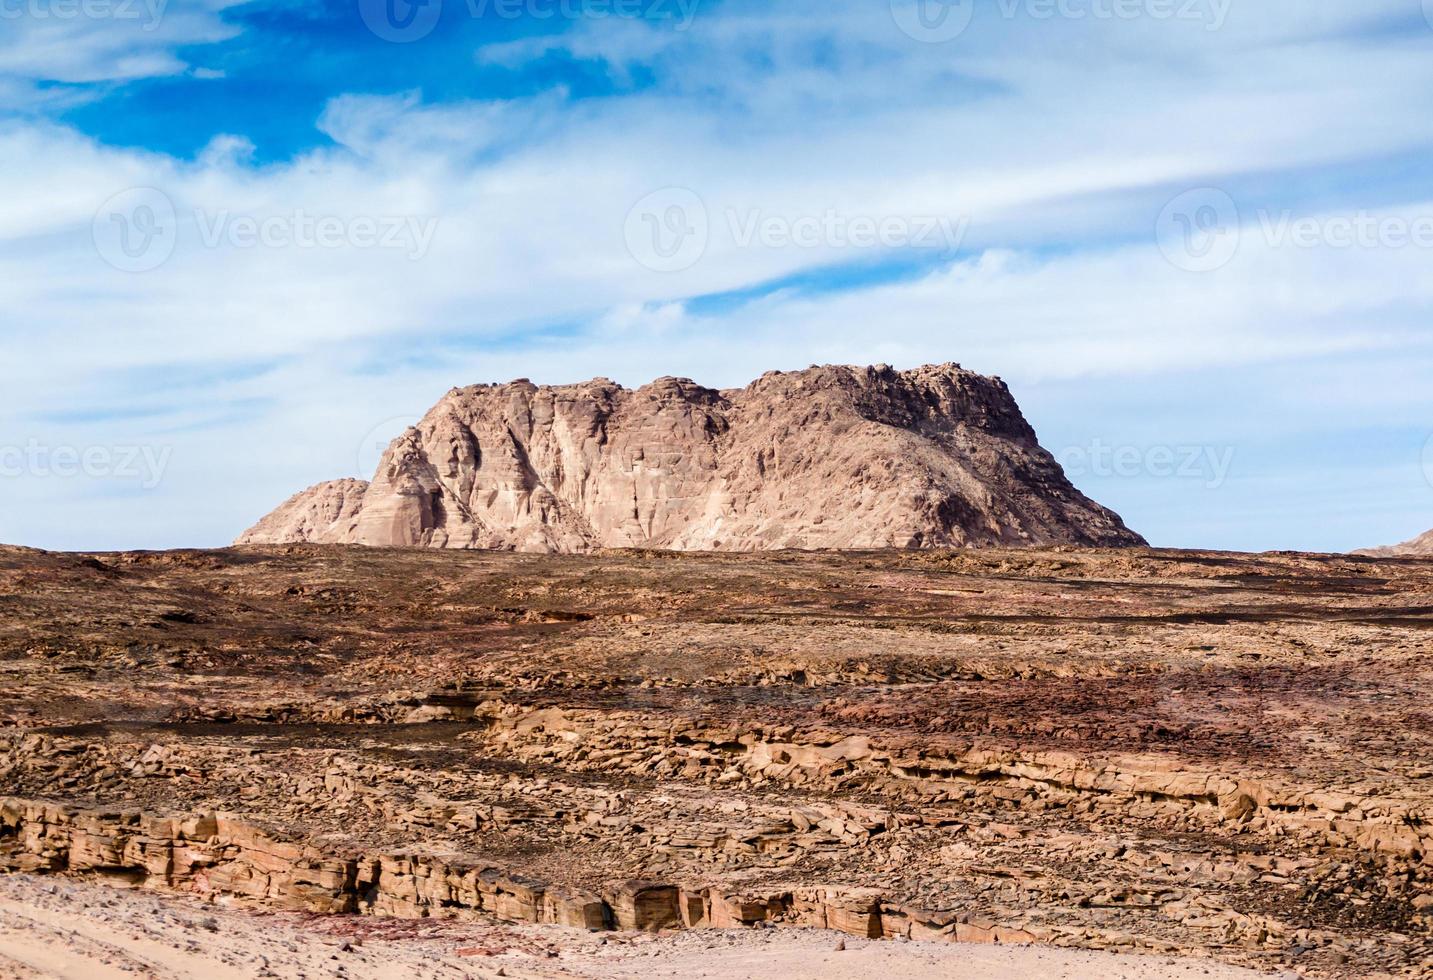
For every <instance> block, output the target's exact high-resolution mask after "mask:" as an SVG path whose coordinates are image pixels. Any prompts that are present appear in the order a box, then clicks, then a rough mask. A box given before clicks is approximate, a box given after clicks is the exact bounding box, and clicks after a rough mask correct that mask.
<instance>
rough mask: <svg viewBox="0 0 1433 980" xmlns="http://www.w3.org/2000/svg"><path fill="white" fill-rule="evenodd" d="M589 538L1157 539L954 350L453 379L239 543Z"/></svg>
mask: <svg viewBox="0 0 1433 980" xmlns="http://www.w3.org/2000/svg"><path fill="white" fill-rule="evenodd" d="M290 542H317V543H347V544H366V545H375V546H387V547H411V546H418V547H431V548H491V549H501V550H517V551H536V552H582V551H588V550H591V549H593V548H599V547H643V548H661V549H672V550H701V551H758V550H769V549H779V548H887V547H898V548H906V547H919V548H930V547H950V546H971V545H996V544H1000V545H1022V546H1024V545H1031V546H1034V545H1050V544H1078V545H1095V546H1124V545H1139V544H1143V543H1144V542H1143V540H1142V539H1141V538H1140V537H1139V536H1138V535H1137V534H1135V533H1134V532H1132V531H1130V530H1129V529H1128V528H1126V527H1125V526H1124V524H1123V523H1122V522H1121V521H1120V519H1119V517H1118V515H1116V514H1114V513H1112V512H1111V511H1108V510H1106V509H1105V508H1103V507H1101V506H1099V505H1098V504H1096V503H1094V502H1093V501H1091V500H1089V499H1088V498H1086V497H1085V496H1084V495H1082V494H1081V493H1080V492H1079V491H1078V490H1076V489H1075V488H1074V487H1073V486H1072V485H1071V484H1070V482H1069V481H1068V480H1067V479H1066V478H1065V475H1064V473H1063V472H1062V471H1061V469H1060V467H1059V465H1058V464H1057V463H1056V462H1055V460H1054V458H1053V457H1052V456H1051V455H1050V454H1049V453H1047V452H1046V451H1045V450H1044V449H1042V448H1041V447H1040V445H1039V443H1038V442H1037V441H1036V437H1035V432H1034V430H1033V429H1031V427H1030V425H1029V423H1027V422H1026V421H1025V418H1024V416H1023V415H1021V413H1020V409H1019V407H1018V406H1017V405H1016V404H1015V400H1014V399H1013V398H1012V397H1011V395H1010V391H1009V389H1008V388H1007V387H1006V386H1005V384H1004V382H1002V381H1001V380H1000V379H999V378H987V377H983V376H981V375H978V374H974V373H972V372H969V371H965V370H962V369H961V368H960V366H959V365H955V364H946V365H940V366H930V367H923V368H918V369H916V370H912V371H896V370H894V369H892V368H890V367H886V366H884V365H882V366H878V367H871V368H856V367H830V366H828V367H813V368H811V369H809V370H806V371H798V372H792V373H782V372H770V373H768V374H766V375H763V376H762V377H761V378H760V379H758V380H757V381H755V382H753V383H752V384H751V385H749V386H747V387H746V388H744V389H740V390H729V391H716V390H714V389H710V388H703V387H701V386H700V385H697V384H696V383H694V382H692V381H688V380H685V379H680V378H662V379H659V380H657V381H655V382H653V383H651V384H649V385H645V386H643V387H642V388H639V389H637V390H635V391H632V390H629V389H626V388H623V387H622V386H621V385H618V384H615V383H614V382H611V381H608V380H606V379H602V378H598V379H595V380H593V381H589V382H587V383H585V384H577V385H563V386H558V387H538V386H537V385H534V384H532V383H531V382H528V381H525V380H523V381H515V382H512V383H511V384H505V385H477V386H473V387H469V388H455V389H453V390H452V391H450V392H448V394H447V395H446V396H445V397H444V398H443V399H442V400H441V401H440V402H439V403H438V404H437V405H436V406H434V408H433V409H432V410H431V411H430V412H429V413H428V414H427V415H426V416H425V417H424V418H423V419H422V421H420V422H419V424H418V425H417V426H415V427H413V428H411V429H409V430H408V431H407V432H406V433H404V434H403V435H402V436H400V437H399V438H398V439H396V440H394V442H393V443H392V444H391V445H390V446H389V447H388V450H387V452H386V453H385V454H384V456H383V459H382V460H381V462H380V463H379V467H378V472H377V474H376V475H375V476H374V478H373V481H372V483H371V484H368V485H367V486H365V485H364V484H362V483H361V482H360V481H354V480H344V481H338V482H334V483H324V484H320V485H318V486H316V487H313V488H311V489H309V490H307V491H304V492H303V493H301V494H298V495H297V496H295V497H293V498H291V499H290V500H288V501H287V502H285V503H284V504H283V505H282V506H281V507H279V508H278V510H276V511H274V512H273V513H272V514H270V515H268V516H267V517H265V518H264V519H263V520H262V521H260V522H259V523H258V524H256V525H255V526H254V527H252V528H250V529H249V530H248V531H246V532H245V533H244V534H243V535H242V536H240V538H239V539H238V542H237V543H239V544H276V543H290Z"/></svg>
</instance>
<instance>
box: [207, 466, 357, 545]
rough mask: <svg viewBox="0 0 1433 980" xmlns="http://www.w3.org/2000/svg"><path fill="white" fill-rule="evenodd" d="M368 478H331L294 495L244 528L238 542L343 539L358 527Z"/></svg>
mask: <svg viewBox="0 0 1433 980" xmlns="http://www.w3.org/2000/svg"><path fill="white" fill-rule="evenodd" d="M367 490H368V481H366V480H353V479H346V480H329V481H328V482H326V483H320V484H317V485H316V486H312V487H309V488H308V489H307V490H302V491H300V492H299V493H296V494H294V495H293V496H292V497H290V498H289V499H288V500H285V501H284V502H283V503H282V504H280V505H279V506H278V507H277V508H276V509H275V510H274V511H273V512H271V513H270V514H269V515H268V516H267V517H265V518H264V519H263V520H261V521H260V522H259V523H257V524H255V525H254V526H253V527H251V528H249V529H248V530H247V531H245V532H244V533H243V534H242V535H241V536H240V537H239V540H238V541H237V542H235V543H236V544H256V543H259V542H265V541H305V542H316V543H317V542H325V541H327V542H335V541H344V540H346V539H347V538H348V536H350V535H352V534H353V532H354V529H355V528H357V526H358V512H359V509H360V508H362V506H363V496H364V494H365V493H366V492H367Z"/></svg>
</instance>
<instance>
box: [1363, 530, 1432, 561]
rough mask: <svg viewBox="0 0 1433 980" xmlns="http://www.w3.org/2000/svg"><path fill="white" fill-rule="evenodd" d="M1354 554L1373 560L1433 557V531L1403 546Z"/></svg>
mask: <svg viewBox="0 0 1433 980" xmlns="http://www.w3.org/2000/svg"><path fill="white" fill-rule="evenodd" d="M1354 554H1356V555H1368V556H1370V557H1372V558H1424V557H1427V556H1429V555H1433V531H1429V532H1428V533H1427V534H1420V535H1419V536H1418V537H1416V538H1414V539H1413V540H1412V541H1405V542H1403V543H1402V544H1395V545H1389V546H1388V547H1384V548H1365V549H1363V550H1362V551H1355V552H1354Z"/></svg>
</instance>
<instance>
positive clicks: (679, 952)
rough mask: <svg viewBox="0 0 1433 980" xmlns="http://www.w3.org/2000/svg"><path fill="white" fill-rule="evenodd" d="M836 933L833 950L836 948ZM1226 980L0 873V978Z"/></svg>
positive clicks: (1065, 960) (1190, 970)
mask: <svg viewBox="0 0 1433 980" xmlns="http://www.w3.org/2000/svg"><path fill="white" fill-rule="evenodd" d="M842 944H844V946H845V948H844V949H840V948H838V946H840V945H842ZM500 976H506V977H514V978H521V977H528V978H554V980H556V978H590V980H616V978H626V977H682V978H709V980H737V978H747V977H782V978H808V977H809V978H812V980H816V978H821V980H866V978H870V977H891V978H896V977H899V978H902V980H934V978H967V977H968V978H981V980H1084V978H1090V977H1100V978H1102V980H1236V978H1254V977H1260V976H1266V975H1265V974H1259V973H1254V972H1252V971H1248V970H1240V969H1236V968H1233V967H1228V966H1224V965H1222V964H1218V963H1213V962H1210V961H1203V960H1175V959H1170V958H1168V957H1135V956H1120V955H1115V954H1109V953H1097V952H1087V951H1081V950H1056V949H1045V948H1034V947H994V946H971V945H944V944H934V943H906V942H868V941H865V940H858V939H849V938H847V939H844V940H843V938H842V937H840V936H838V935H836V934H834V933H827V932H820V931H815V930H755V931H747V930H742V931H719V930H700V931H696V932H687V933H680V934H676V935H668V936H646V935H623V934H613V933H605V934H604V933H587V932H582V931H579V930H571V929H561V928H557V927H550V926H509V925H501V924H495V923H494V924H489V923H474V922H451V921H437V920H431V919H428V920H394V919H376V918H360V917H355V916H343V917H322V916H311V915H304V914H298V913H267V912H255V911H250V910H246V909H238V908H223V907H216V906H212V905H206V904H202V903H200V902H198V901H196V900H192V899H189V898H186V897H182V896H170V895H156V894H151V893H148V892H138V891H130V890H124V889H117V888H113V887H110V886H107V885H102V884H97V883H93V882H87V881H80V880H74V879H64V878H38V877H32V876H28V875H10V876H4V877H0V977H3V978H7V980H8V978H25V980H33V978H39V977H64V978H75V980H110V978H120V977H122V978H126V980H134V978H136V977H162V978H191V977H192V978H195V980H230V978H233V980H248V978H253V977H282V978H285V980H288V978H293V980H302V978H314V980H317V978H335V980H338V978H344V980H365V978H372V980H389V978H393V980H399V978H402V980H450V978H489V977H500Z"/></svg>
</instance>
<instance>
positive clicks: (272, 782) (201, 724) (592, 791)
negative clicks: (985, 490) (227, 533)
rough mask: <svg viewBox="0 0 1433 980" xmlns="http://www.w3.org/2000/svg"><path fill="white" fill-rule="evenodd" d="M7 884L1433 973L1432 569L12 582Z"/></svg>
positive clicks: (419, 555)
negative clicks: (28, 879)
mask: <svg viewBox="0 0 1433 980" xmlns="http://www.w3.org/2000/svg"><path fill="white" fill-rule="evenodd" d="M0 597H3V601H4V603H5V616H3V617H0V673H3V683H0V785H3V786H4V790H3V795H4V797H5V799H4V800H3V802H0V867H7V868H11V869H14V870H17V871H25V872H31V873H42V874H83V875H86V876H96V877H99V878H103V879H108V880H113V881H118V882H121V883H124V884H126V885H139V886H142V887H145V888H151V889H165V890H173V891H179V892H184V893H187V894H191V895H196V896H201V897H205V898H209V899H213V900H216V901H219V900H231V901H232V900H239V901H244V902H250V903H256V904H260V905H264V906H267V907H272V908H284V909H295V910H301V911H304V912H307V913H310V914H322V915H329V916H337V917H341V918H346V919H360V918H362V919H373V918H380V917H389V918H398V919H415V920H425V921H426V920H450V919H457V920H464V921H475V922H477V921H490V920H491V919H492V918H494V917H496V918H498V919H503V920H508V921H516V922H528V923H569V924H574V925H581V926H585V927H587V928H596V929H603V930H606V929H619V930H644V929H651V930H662V931H666V930H673V929H688V928H695V927H704V926H758V925H760V926H778V927H779V926H821V927H825V928H829V929H835V930H839V931H842V932H844V933H847V934H850V935H854V936H859V937H897V938H912V939H921V940H928V941H965V942H990V943H1000V944H1009V943H1034V944H1045V945H1055V946H1063V947H1075V948H1083V949H1115V950H1124V951H1134V952H1138V951H1142V952H1154V953H1160V954H1164V955H1180V954H1188V955H1199V956H1210V957H1216V958H1218V959H1221V960H1224V961H1227V962H1230V963H1235V964H1241V965H1247V966H1253V967H1258V968H1261V969H1275V968H1277V969H1297V970H1299V971H1301V972H1303V973H1304V974H1306V975H1309V976H1314V977H1370V976H1404V977H1412V976H1425V975H1428V973H1429V971H1430V970H1433V766H1430V763H1429V760H1430V758H1433V724H1430V723H1429V717H1428V708H1427V694H1426V692H1427V690H1428V689H1429V685H1430V684H1433V651H1430V646H1429V641H1428V637H1429V635H1430V630H1433V562H1420V561H1417V560H1407V559H1403V560H1397V561H1389V560H1379V559H1372V558H1356V557H1339V556H1305V555H1266V556H1237V555H1224V554H1215V553H1202V552H1160V551H1149V550H1145V549H1119V550H1106V551H1086V550H1074V549H1061V550H1033V551H1032V550H1004V549H989V550H981V551H956V552H928V551H920V552H889V551H886V552H854V553H839V554H830V553H821V554H804V553H793V552H782V553H773V554H760V555H739V556H736V555H732V556H728V555H721V554H702V555H688V554H673V553H667V552H650V551H649V552H631V551H606V552H602V553H600V554H595V555H580V556H571V555H568V556H559V555H512V554H500V553H493V552H484V551H470V552H443V553H435V552H428V551H419V550H390V549H361V548H326V547H321V546H311V545H289V546H282V547H271V548H258V547H255V548H245V549H238V550H233V551H219V552H172V553H158V554H155V553H147V554H112V555H91V556H70V555H50V554H44V553H40V552H32V551H24V550H20V549H0Z"/></svg>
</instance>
